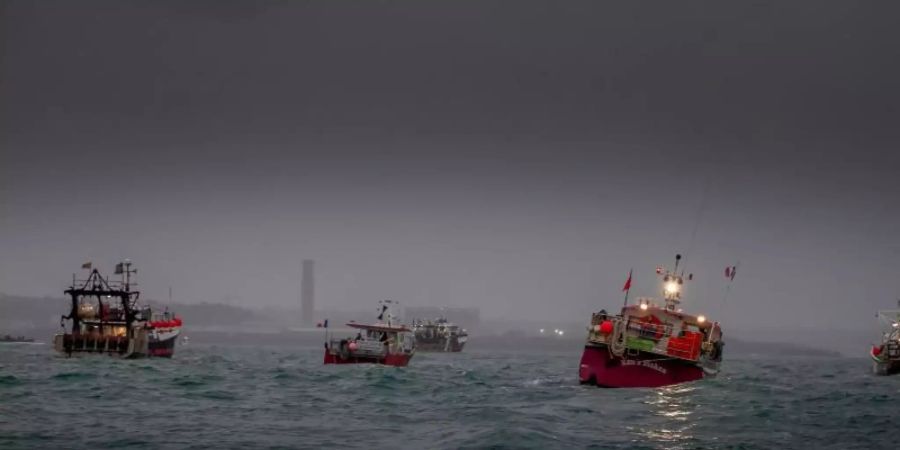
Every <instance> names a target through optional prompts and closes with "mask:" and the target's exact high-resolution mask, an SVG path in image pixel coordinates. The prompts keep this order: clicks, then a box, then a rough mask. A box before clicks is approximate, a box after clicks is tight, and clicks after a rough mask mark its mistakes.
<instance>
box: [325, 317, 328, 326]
mask: <svg viewBox="0 0 900 450" xmlns="http://www.w3.org/2000/svg"><path fill="white" fill-rule="evenodd" d="M324 325H325V328H328V319H325V324H324Z"/></svg>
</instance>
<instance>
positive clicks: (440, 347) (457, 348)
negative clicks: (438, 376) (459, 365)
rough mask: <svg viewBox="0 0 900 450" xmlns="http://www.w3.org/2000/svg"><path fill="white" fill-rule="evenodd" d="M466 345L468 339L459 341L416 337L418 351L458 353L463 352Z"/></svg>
mask: <svg viewBox="0 0 900 450" xmlns="http://www.w3.org/2000/svg"><path fill="white" fill-rule="evenodd" d="M465 346H466V341H462V342H459V341H458V340H456V339H450V340H449V341H448V340H446V339H440V340H435V341H431V342H428V341H425V342H423V341H422V340H419V339H416V351H419V352H436V353H444V352H448V353H456V352H461V351H462V350H463V347H465Z"/></svg>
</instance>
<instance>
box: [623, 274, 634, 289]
mask: <svg viewBox="0 0 900 450" xmlns="http://www.w3.org/2000/svg"><path fill="white" fill-rule="evenodd" d="M633 271H634V269H631V270H629V271H628V279H627V280H625V286H622V292H628V291H630V290H631V273H632V272H633Z"/></svg>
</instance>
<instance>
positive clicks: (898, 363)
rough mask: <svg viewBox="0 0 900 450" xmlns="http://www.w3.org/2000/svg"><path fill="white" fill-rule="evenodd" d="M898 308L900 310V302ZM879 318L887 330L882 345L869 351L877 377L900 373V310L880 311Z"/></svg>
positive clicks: (874, 346)
mask: <svg viewBox="0 0 900 450" xmlns="http://www.w3.org/2000/svg"><path fill="white" fill-rule="evenodd" d="M897 307H898V308H900V301H898V302H897ZM877 317H878V319H879V322H880V323H881V325H882V327H885V328H886V329H885V330H883V332H882V334H881V344H879V345H873V346H872V349H871V350H869V356H870V357H872V371H873V372H874V373H875V375H894V374H897V373H900V309H893V310H885V311H878V314H877Z"/></svg>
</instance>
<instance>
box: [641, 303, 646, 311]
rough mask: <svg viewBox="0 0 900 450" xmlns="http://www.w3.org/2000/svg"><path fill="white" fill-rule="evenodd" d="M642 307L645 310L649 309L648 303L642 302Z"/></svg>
mask: <svg viewBox="0 0 900 450" xmlns="http://www.w3.org/2000/svg"><path fill="white" fill-rule="evenodd" d="M641 309H642V310H644V311H646V310H647V304H646V303H641Z"/></svg>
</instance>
